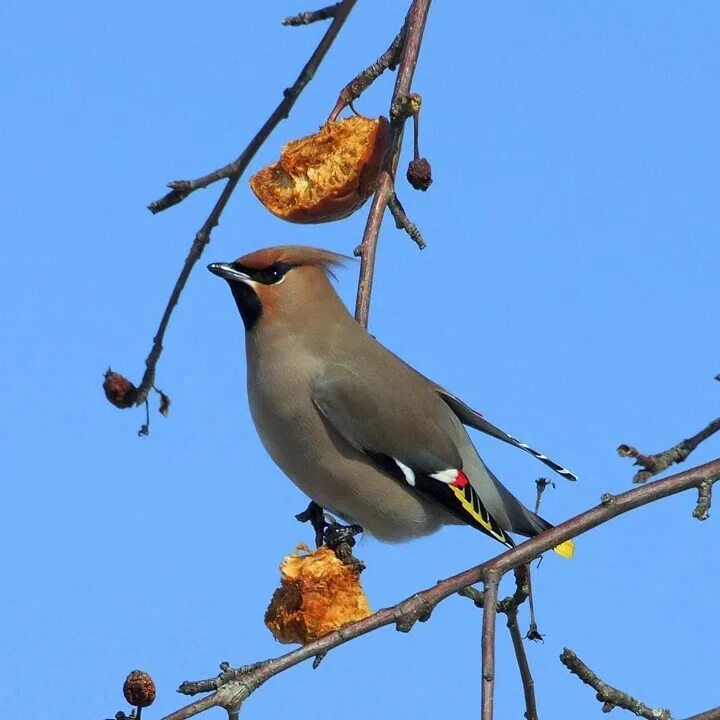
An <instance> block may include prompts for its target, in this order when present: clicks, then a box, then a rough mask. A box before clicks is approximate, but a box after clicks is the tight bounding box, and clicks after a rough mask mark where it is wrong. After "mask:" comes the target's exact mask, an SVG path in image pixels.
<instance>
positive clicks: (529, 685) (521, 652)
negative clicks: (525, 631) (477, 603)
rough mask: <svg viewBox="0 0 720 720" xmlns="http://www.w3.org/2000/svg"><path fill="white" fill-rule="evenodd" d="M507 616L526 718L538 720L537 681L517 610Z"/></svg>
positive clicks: (512, 610) (509, 612) (511, 611)
mask: <svg viewBox="0 0 720 720" xmlns="http://www.w3.org/2000/svg"><path fill="white" fill-rule="evenodd" d="M506 615H507V626H508V630H509V631H510V639H511V640H512V644H513V650H514V651H515V659H516V660H517V664H518V669H519V670H520V681H521V682H522V686H523V695H524V696H525V718H526V720H538V712H537V703H536V701H535V681H534V680H533V676H532V673H531V672H530V664H529V663H528V659H527V655H526V653H525V645H523V639H522V635H521V633H520V627H519V625H518V611H517V608H513V609H511V610H508V612H507V613H506Z"/></svg>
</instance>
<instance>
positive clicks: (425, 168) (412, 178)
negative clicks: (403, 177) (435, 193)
mask: <svg viewBox="0 0 720 720" xmlns="http://www.w3.org/2000/svg"><path fill="white" fill-rule="evenodd" d="M407 179H408V182H409V183H410V184H411V185H412V186H413V187H414V188H415V189H416V190H423V191H424V190H427V189H428V188H429V187H430V185H432V168H431V167H430V163H429V162H428V161H427V160H426V159H425V158H418V159H417V160H411V161H410V164H409V165H408V170H407Z"/></svg>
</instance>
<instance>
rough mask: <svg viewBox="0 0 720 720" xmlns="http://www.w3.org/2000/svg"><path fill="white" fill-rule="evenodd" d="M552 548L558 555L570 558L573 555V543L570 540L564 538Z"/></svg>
mask: <svg viewBox="0 0 720 720" xmlns="http://www.w3.org/2000/svg"><path fill="white" fill-rule="evenodd" d="M553 550H554V551H555V552H556V553H557V554H558V555H560V557H564V558H566V559H567V560H572V557H573V555H575V543H574V542H573V541H572V540H566V541H565V542H564V543H560V544H559V545H556V546H555V547H554V548H553Z"/></svg>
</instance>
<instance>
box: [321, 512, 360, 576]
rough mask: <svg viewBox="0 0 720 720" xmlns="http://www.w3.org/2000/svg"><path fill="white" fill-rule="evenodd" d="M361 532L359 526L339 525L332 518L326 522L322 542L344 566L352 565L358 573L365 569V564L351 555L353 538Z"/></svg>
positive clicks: (353, 543) (353, 544)
mask: <svg viewBox="0 0 720 720" xmlns="http://www.w3.org/2000/svg"><path fill="white" fill-rule="evenodd" d="M362 532H363V529H362V527H361V526H360V525H354V524H353V525H341V524H340V523H338V522H337V521H335V520H334V519H332V518H328V519H327V520H326V526H325V532H324V533H323V540H324V541H325V545H326V547H329V548H330V549H331V550H333V551H334V552H335V554H336V555H337V556H338V558H340V560H342V562H343V563H344V564H345V565H352V566H353V567H354V568H355V570H357V572H358V573H360V572H362V571H363V570H364V569H365V563H364V562H363V561H362V560H358V558H356V557H355V556H354V555H353V551H352V549H353V547H354V546H355V542H356V540H355V536H356V535H359V534H360V533H362Z"/></svg>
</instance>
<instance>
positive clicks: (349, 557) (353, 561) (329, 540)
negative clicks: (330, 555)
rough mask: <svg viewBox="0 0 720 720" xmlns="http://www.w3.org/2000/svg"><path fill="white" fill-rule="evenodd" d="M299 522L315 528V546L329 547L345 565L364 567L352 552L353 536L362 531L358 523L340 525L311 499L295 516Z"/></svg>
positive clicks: (359, 568)
mask: <svg viewBox="0 0 720 720" xmlns="http://www.w3.org/2000/svg"><path fill="white" fill-rule="evenodd" d="M295 519H296V520H299V521H300V522H309V523H310V524H311V525H312V526H313V530H315V547H318V548H319V547H322V546H323V545H325V546H326V547H329V548H330V549H331V550H332V551H333V552H334V553H335V554H336V555H337V556H338V558H340V560H342V561H343V563H345V564H346V565H353V566H355V568H356V569H357V571H358V572H361V571H362V570H364V569H365V563H363V562H362V561H361V560H358V559H357V558H356V557H355V556H354V555H353V552H352V549H353V547H354V546H355V542H356V541H355V536H356V535H359V534H360V533H362V532H363V529H362V527H361V526H360V525H354V524H353V525H341V524H340V523H339V522H338V521H337V520H335V518H333V517H332V516H331V515H327V514H326V513H325V511H324V510H323V509H322V508H321V507H320V506H319V505H318V504H317V503H316V502H315V501H314V500H313V501H311V502H310V504H309V505H308V506H307V508H305V510H303V511H302V512H301V513H298V514H297V515H296V516H295Z"/></svg>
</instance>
